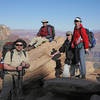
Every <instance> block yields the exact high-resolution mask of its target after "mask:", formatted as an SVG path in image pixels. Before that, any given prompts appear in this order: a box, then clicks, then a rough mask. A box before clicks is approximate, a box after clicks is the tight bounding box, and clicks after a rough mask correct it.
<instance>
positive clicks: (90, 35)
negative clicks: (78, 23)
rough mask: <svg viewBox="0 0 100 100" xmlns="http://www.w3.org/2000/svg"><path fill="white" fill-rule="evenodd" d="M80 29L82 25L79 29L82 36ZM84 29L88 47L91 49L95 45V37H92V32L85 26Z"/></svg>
mask: <svg viewBox="0 0 100 100" xmlns="http://www.w3.org/2000/svg"><path fill="white" fill-rule="evenodd" d="M81 29H82V27H81V28H80V29H79V33H80V35H81V37H82V34H81ZM85 30H86V34H87V35H88V39H89V48H90V49H91V48H93V47H95V45H96V39H95V37H94V33H93V32H91V31H89V30H88V29H87V28H85Z"/></svg>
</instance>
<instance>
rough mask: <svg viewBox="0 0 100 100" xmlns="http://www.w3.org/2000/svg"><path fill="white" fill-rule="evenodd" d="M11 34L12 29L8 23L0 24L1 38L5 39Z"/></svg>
mask: <svg viewBox="0 0 100 100" xmlns="http://www.w3.org/2000/svg"><path fill="white" fill-rule="evenodd" d="M10 34H11V30H10V28H9V27H7V26H6V25H0V40H5V39H7V37H8V36H9V35H10Z"/></svg>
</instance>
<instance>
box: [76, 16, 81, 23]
mask: <svg viewBox="0 0 100 100" xmlns="http://www.w3.org/2000/svg"><path fill="white" fill-rule="evenodd" d="M74 22H82V20H81V18H80V17H76V18H75V20H74Z"/></svg>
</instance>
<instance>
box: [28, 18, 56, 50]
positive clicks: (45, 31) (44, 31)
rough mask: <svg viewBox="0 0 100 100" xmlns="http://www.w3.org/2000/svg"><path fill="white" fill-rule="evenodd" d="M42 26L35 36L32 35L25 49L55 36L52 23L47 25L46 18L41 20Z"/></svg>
mask: <svg viewBox="0 0 100 100" xmlns="http://www.w3.org/2000/svg"><path fill="white" fill-rule="evenodd" d="M41 23H42V24H43V26H42V27H41V28H40V30H39V32H38V33H37V36H36V37H34V38H33V39H32V40H31V42H30V43H29V45H28V47H27V48H26V50H27V51H29V50H31V49H34V48H36V47H38V46H39V45H41V44H42V43H44V42H52V41H53V40H54V37H55V30H54V27H53V26H52V25H48V24H47V23H48V21H47V20H42V21H41Z"/></svg>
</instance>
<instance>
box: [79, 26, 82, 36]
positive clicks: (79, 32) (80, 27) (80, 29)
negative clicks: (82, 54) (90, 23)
mask: <svg viewBox="0 0 100 100" xmlns="http://www.w3.org/2000/svg"><path fill="white" fill-rule="evenodd" d="M81 29H82V27H80V28H79V33H80V35H81V37H82V34H81ZM82 38H83V37H82Z"/></svg>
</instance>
